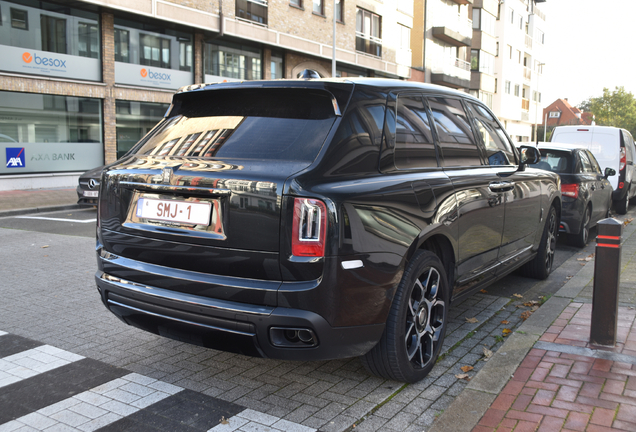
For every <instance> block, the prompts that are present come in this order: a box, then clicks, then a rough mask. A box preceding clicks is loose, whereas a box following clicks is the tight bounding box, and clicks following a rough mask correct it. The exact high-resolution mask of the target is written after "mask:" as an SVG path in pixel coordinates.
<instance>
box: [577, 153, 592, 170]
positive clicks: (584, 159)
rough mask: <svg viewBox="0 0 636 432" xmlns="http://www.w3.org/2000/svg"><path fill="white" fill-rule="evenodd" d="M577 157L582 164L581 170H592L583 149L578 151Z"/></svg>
mask: <svg viewBox="0 0 636 432" xmlns="http://www.w3.org/2000/svg"><path fill="white" fill-rule="evenodd" d="M579 157H580V158H581V165H582V166H583V172H586V173H589V172H594V168H592V162H590V159H589V158H588V156H587V153H585V152H584V151H581V152H579Z"/></svg>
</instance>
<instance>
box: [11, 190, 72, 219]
mask: <svg viewBox="0 0 636 432" xmlns="http://www.w3.org/2000/svg"><path fill="white" fill-rule="evenodd" d="M73 208H79V207H78V205H77V193H76V192H75V189H33V190H11V191H0V217H5V216H16V215H20V214H27V213H38V212H45V211H56V210H68V209H73Z"/></svg>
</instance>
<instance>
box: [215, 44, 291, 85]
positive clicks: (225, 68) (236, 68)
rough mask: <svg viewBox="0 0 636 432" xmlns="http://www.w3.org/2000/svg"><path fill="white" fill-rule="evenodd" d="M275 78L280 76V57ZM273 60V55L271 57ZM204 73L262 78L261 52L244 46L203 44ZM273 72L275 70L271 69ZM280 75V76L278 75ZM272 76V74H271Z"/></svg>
mask: <svg viewBox="0 0 636 432" xmlns="http://www.w3.org/2000/svg"><path fill="white" fill-rule="evenodd" d="M278 60H279V61H280V63H278V64H279V72H278V74H277V76H276V78H282V75H283V70H282V66H283V65H282V59H281V58H278ZM272 62H274V57H272ZM203 68H204V71H203V72H204V73H205V74H209V75H215V76H220V77H226V78H234V79H240V80H259V79H262V71H261V52H260V50H257V49H253V48H250V47H246V46H241V45H236V46H231V47H230V46H220V45H211V44H206V45H205V57H204V66H203ZM272 72H273V73H275V70H274V69H272ZM279 75H280V76H279ZM272 78H274V76H272Z"/></svg>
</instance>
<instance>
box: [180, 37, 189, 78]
mask: <svg viewBox="0 0 636 432" xmlns="http://www.w3.org/2000/svg"><path fill="white" fill-rule="evenodd" d="M184 39H185V40H181V38H178V39H177V40H179V70H182V71H191V70H192V43H191V42H190V40H189V39H187V38H184Z"/></svg>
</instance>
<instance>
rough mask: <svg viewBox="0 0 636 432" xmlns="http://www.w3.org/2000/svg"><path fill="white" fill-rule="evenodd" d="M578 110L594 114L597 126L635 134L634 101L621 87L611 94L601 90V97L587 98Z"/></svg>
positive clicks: (606, 89)
mask: <svg viewBox="0 0 636 432" xmlns="http://www.w3.org/2000/svg"><path fill="white" fill-rule="evenodd" d="M578 108H579V109H580V110H582V111H587V112H591V113H592V114H594V117H595V121H596V124H597V125H600V126H615V127H621V128H625V129H627V130H628V131H630V132H631V134H632V135H634V134H635V133H636V99H635V98H634V95H633V94H632V93H631V92H627V91H625V88H624V87H623V86H621V87H616V88H615V90H614V91H612V92H610V90H609V89H608V88H603V96H601V97H593V98H589V99H588V100H586V101H584V102H583V103H581V104H580V105H579V107H578Z"/></svg>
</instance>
